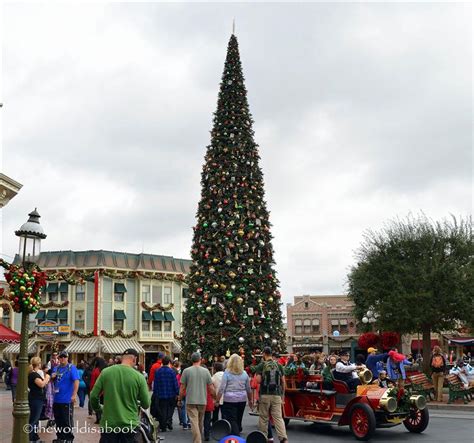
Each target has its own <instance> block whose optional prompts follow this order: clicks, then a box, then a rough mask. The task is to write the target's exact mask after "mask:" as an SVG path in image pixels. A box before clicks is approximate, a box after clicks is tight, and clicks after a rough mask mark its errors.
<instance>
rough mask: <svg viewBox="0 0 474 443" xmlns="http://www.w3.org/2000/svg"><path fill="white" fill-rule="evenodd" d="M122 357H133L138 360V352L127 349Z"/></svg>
mask: <svg viewBox="0 0 474 443" xmlns="http://www.w3.org/2000/svg"><path fill="white" fill-rule="evenodd" d="M122 355H133V356H135V357H137V358H138V352H137V351H136V350H135V349H133V348H128V349H125V351H123V354H122Z"/></svg>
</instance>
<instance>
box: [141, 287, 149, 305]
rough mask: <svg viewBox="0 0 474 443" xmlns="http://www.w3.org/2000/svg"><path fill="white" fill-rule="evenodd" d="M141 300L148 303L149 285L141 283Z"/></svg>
mask: <svg viewBox="0 0 474 443" xmlns="http://www.w3.org/2000/svg"><path fill="white" fill-rule="evenodd" d="M142 301H144V302H145V303H150V285H142Z"/></svg>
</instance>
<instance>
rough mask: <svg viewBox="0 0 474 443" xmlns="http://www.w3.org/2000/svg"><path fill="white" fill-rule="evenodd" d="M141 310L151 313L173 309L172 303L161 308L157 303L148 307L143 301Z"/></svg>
mask: <svg viewBox="0 0 474 443" xmlns="http://www.w3.org/2000/svg"><path fill="white" fill-rule="evenodd" d="M142 308H143V309H146V310H147V311H148V312H151V311H157V310H160V311H171V310H172V309H173V308H174V304H173V303H170V304H169V305H168V306H166V307H165V306H161V305H160V304H159V303H157V304H156V305H153V306H148V305H147V304H146V303H145V302H144V301H142Z"/></svg>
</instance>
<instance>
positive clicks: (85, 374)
mask: <svg viewBox="0 0 474 443" xmlns="http://www.w3.org/2000/svg"><path fill="white" fill-rule="evenodd" d="M91 374H92V373H91V371H90V369H84V372H83V373H82V380H84V383H85V384H86V386H90V384H91Z"/></svg>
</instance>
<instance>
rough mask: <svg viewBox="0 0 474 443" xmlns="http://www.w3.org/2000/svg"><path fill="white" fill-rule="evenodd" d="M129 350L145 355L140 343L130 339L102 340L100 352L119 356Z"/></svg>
mask: <svg viewBox="0 0 474 443" xmlns="http://www.w3.org/2000/svg"><path fill="white" fill-rule="evenodd" d="M130 348H132V349H135V351H137V352H138V353H139V354H144V353H145V350H144V349H143V347H142V346H141V345H140V343H138V342H137V341H136V340H133V339H131V338H102V352H103V353H105V354H116V355H120V354H123V352H124V351H125V350H126V349H130Z"/></svg>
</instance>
